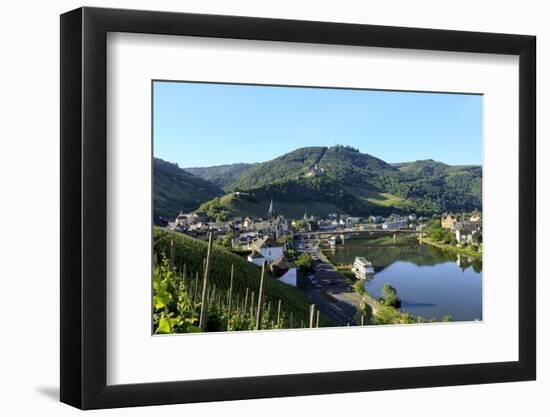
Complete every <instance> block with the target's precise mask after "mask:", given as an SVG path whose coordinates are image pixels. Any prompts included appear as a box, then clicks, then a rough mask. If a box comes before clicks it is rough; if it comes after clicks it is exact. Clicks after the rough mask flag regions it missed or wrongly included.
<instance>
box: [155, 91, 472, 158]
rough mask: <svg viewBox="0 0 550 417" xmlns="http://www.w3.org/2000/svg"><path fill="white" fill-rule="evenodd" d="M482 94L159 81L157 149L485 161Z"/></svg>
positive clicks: (180, 154)
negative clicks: (349, 151)
mask: <svg viewBox="0 0 550 417" xmlns="http://www.w3.org/2000/svg"><path fill="white" fill-rule="evenodd" d="M482 102H483V98H482V97H481V96H477V95H463V94H434V93H412V92H391V91H371V90H346V89H324V88H301V87H269V86H251V85H229V84H206V83H187V82H165V81H162V82H159V81H155V82H154V115H153V117H154V132H153V134H154V155H155V156H156V157H158V158H162V159H164V160H167V161H170V162H177V163H178V164H179V166H180V167H199V166H212V165H221V164H231V163H235V162H262V161H267V160H270V159H273V158H275V157H277V156H280V155H282V154H284V153H286V152H289V151H292V150H294V149H297V148H300V147H304V146H333V145H336V144H342V145H350V146H353V147H355V148H358V149H359V150H360V151H361V152H363V153H368V154H371V155H373V156H376V157H378V158H381V159H383V160H384V161H386V162H390V163H391V162H405V161H414V160H418V159H435V160H438V161H442V162H445V163H447V164H452V165H459V164H460V165H462V164H481V163H482Z"/></svg>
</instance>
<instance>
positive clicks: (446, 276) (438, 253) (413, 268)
mask: <svg viewBox="0 0 550 417" xmlns="http://www.w3.org/2000/svg"><path fill="white" fill-rule="evenodd" d="M323 253H325V255H327V257H328V258H329V259H330V261H331V262H332V263H333V264H335V265H338V264H351V263H353V261H354V260H355V257H356V256H363V257H365V258H366V259H367V260H369V261H370V262H372V263H373V266H374V270H375V274H374V277H373V278H372V279H370V280H368V281H366V282H365V289H366V290H367V292H368V293H369V294H371V295H372V296H373V297H376V298H379V297H380V293H381V291H382V287H383V286H384V284H385V283H389V284H390V285H392V286H393V287H394V288H395V289H396V290H397V293H398V295H399V297H400V298H401V301H402V305H401V311H405V312H408V313H410V314H412V315H413V316H415V317H417V316H422V317H423V318H425V319H427V320H428V319H430V318H437V319H442V318H443V317H444V316H451V318H452V320H453V321H471V320H481V319H482V276H483V273H482V262H481V260H480V259H471V258H468V257H467V256H465V255H457V254H455V253H452V252H449V251H446V250H443V249H439V248H436V247H434V246H431V245H427V244H420V243H418V241H417V240H416V239H415V238H414V237H409V236H403V235H401V236H399V238H398V240H397V242H395V243H394V241H393V239H392V238H389V237H379V238H361V239H349V240H346V241H345V243H344V244H343V245H342V244H338V245H337V247H336V248H335V249H327V250H324V251H323Z"/></svg>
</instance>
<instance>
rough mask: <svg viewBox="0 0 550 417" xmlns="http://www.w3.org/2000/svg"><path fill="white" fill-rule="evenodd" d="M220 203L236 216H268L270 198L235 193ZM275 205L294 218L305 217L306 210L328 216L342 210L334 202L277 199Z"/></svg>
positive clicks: (285, 214)
mask: <svg viewBox="0 0 550 417" xmlns="http://www.w3.org/2000/svg"><path fill="white" fill-rule="evenodd" d="M220 203H221V204H222V205H223V206H225V207H227V209H228V210H229V211H230V213H232V215H234V216H242V217H245V216H256V217H261V218H265V217H267V210H268V208H269V203H270V199H267V198H266V199H261V200H249V199H246V198H242V197H241V198H239V197H236V196H234V195H233V194H227V195H225V196H223V197H222V198H221V199H220ZM274 205H275V209H276V210H277V213H279V214H282V215H284V216H285V217H287V218H293V219H297V218H301V217H303V215H304V211H307V213H308V215H312V214H313V215H315V216H321V215H322V216H326V215H327V214H328V213H332V212H341V211H342V210H341V209H339V208H338V207H337V206H335V205H333V204H330V203H323V202H317V201H310V202H304V203H302V202H296V203H292V202H283V201H278V200H275V202H274Z"/></svg>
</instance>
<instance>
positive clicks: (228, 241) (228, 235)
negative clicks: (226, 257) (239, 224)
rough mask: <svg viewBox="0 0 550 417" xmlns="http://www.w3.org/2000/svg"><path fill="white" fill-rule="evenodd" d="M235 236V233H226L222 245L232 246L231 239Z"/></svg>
mask: <svg viewBox="0 0 550 417" xmlns="http://www.w3.org/2000/svg"><path fill="white" fill-rule="evenodd" d="M234 237H235V233H233V232H229V233H226V234H225V236H224V237H223V240H222V245H223V246H225V247H226V248H231V241H232V239H233V238H234Z"/></svg>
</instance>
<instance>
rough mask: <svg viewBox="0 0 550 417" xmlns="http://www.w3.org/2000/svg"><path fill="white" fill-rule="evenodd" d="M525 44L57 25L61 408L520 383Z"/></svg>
mask: <svg viewBox="0 0 550 417" xmlns="http://www.w3.org/2000/svg"><path fill="white" fill-rule="evenodd" d="M535 103H536V99H535V37H533V36H526V35H510V34H493V33H474V32H460V31H447V30H432V29H417V28H402V27H387V26H372V25H357V24H342V23H328V22H312V21H293V20H277V19H265V18H252V17H237V16H216V15H199V14H185V13H168V12H151V11H136V10H118V9H101V8H87V7H85V8H80V9H77V10H74V11H71V12H68V13H65V14H63V15H62V16H61V220H62V221H61V401H63V402H65V403H67V404H70V405H73V406H75V407H79V408H82V409H93V408H111V407H124V406H139V405H155V404H173V403H188V402H201V401H218V400H233V399H247V398H263V397H277V396H298V395H313V394H326V393H343V392H354V391H369V390H387V389H400V388H419V387H434V386H444V385H462V384H480V383H495V382H506V381H523V380H533V379H535V376H536V351H535V345H536V343H535V342H536V331H535V329H536V317H535V311H536V304H535V302H536V297H535V295H536V286H535V282H536V279H535V273H536V272H535V248H536V238H535V236H536V204H535V202H536V195H535V172H536V166H535V161H536V158H535V152H536V148H535Z"/></svg>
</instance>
